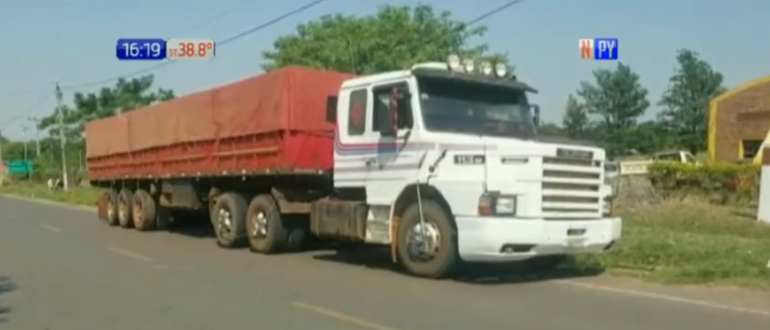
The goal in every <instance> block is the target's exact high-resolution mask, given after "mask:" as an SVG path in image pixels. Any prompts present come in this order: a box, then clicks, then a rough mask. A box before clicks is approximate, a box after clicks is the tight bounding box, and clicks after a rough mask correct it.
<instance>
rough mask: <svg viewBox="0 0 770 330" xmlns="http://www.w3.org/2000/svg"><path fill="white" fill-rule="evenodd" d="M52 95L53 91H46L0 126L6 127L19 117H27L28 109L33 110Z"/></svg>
mask: <svg viewBox="0 0 770 330" xmlns="http://www.w3.org/2000/svg"><path fill="white" fill-rule="evenodd" d="M53 95H54V93H52V92H49V93H47V94H46V95H45V96H43V97H42V98H40V99H39V100H37V101H36V102H35V103H33V104H32V105H31V106H29V107H27V108H26V109H24V111H23V112H22V114H20V115H18V116H13V117H11V118H10V119H8V120H7V121H6V122H5V123H3V126H2V128H6V127H8V125H10V124H13V123H14V122H16V121H17V120H19V119H24V118H27V117H29V112H30V111H32V110H34V109H35V108H37V107H39V106H40V105H41V104H43V102H45V101H47V100H48V99H49V98H50V97H51V96H53Z"/></svg>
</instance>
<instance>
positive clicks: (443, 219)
mask: <svg viewBox="0 0 770 330" xmlns="http://www.w3.org/2000/svg"><path fill="white" fill-rule="evenodd" d="M422 210H423V218H424V221H425V227H424V228H423V227H421V226H420V210H419V206H418V205H417V203H414V204H412V205H411V206H409V208H407V209H406V212H404V215H403V217H402V218H401V222H400V224H399V227H398V236H397V238H396V239H397V240H398V241H397V245H398V246H397V250H398V260H399V262H400V263H401V264H402V265H403V267H404V268H405V269H406V271H407V272H409V273H410V274H412V275H415V276H419V277H427V278H443V277H447V276H449V275H451V274H452V272H453V271H454V270H455V269H456V268H457V265H458V263H459V257H458V252H457V231H456V230H455V227H454V226H453V224H452V220H451V216H450V215H449V214H448V213H447V212H446V211H445V210H444V209H443V208H442V207H441V206H440V205H438V203H436V202H434V201H430V200H426V201H423V202H422ZM423 229H424V233H425V237H424V238H423V236H422V233H423Z"/></svg>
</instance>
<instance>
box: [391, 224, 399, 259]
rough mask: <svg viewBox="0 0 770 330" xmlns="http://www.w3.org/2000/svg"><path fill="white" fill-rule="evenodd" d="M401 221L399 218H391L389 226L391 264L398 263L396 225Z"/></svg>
mask: <svg viewBox="0 0 770 330" xmlns="http://www.w3.org/2000/svg"><path fill="white" fill-rule="evenodd" d="M399 220H401V217H399V216H393V220H392V221H391V225H390V260H391V261H393V263H397V262H398V223H399Z"/></svg>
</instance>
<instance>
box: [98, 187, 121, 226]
mask: <svg viewBox="0 0 770 330" xmlns="http://www.w3.org/2000/svg"><path fill="white" fill-rule="evenodd" d="M100 198H101V200H100V201H99V204H100V205H104V206H103V207H104V211H103V212H100V213H102V214H99V217H100V218H101V220H102V221H103V222H104V223H106V224H108V225H110V226H113V227H114V226H117V225H118V192H117V191H116V190H115V189H105V190H104V191H103V192H102V196H101V197H100Z"/></svg>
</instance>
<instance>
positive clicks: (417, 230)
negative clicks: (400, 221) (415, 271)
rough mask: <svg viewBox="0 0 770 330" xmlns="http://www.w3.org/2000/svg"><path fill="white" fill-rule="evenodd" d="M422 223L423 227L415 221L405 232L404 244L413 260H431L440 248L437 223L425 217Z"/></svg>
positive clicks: (439, 234) (439, 233)
mask: <svg viewBox="0 0 770 330" xmlns="http://www.w3.org/2000/svg"><path fill="white" fill-rule="evenodd" d="M424 223H425V226H424V227H423V226H422V225H421V224H420V223H419V222H418V223H416V224H415V225H414V226H412V228H410V229H409V233H408V234H407V238H406V246H407V249H408V251H409V256H410V257H411V258H412V259H413V260H422V261H428V260H431V259H433V258H435V257H436V255H437V254H438V252H439V250H440V249H441V231H440V230H439V228H438V225H436V224H435V223H433V222H431V221H428V220H427V219H425V222H424ZM423 232H424V235H423Z"/></svg>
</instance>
